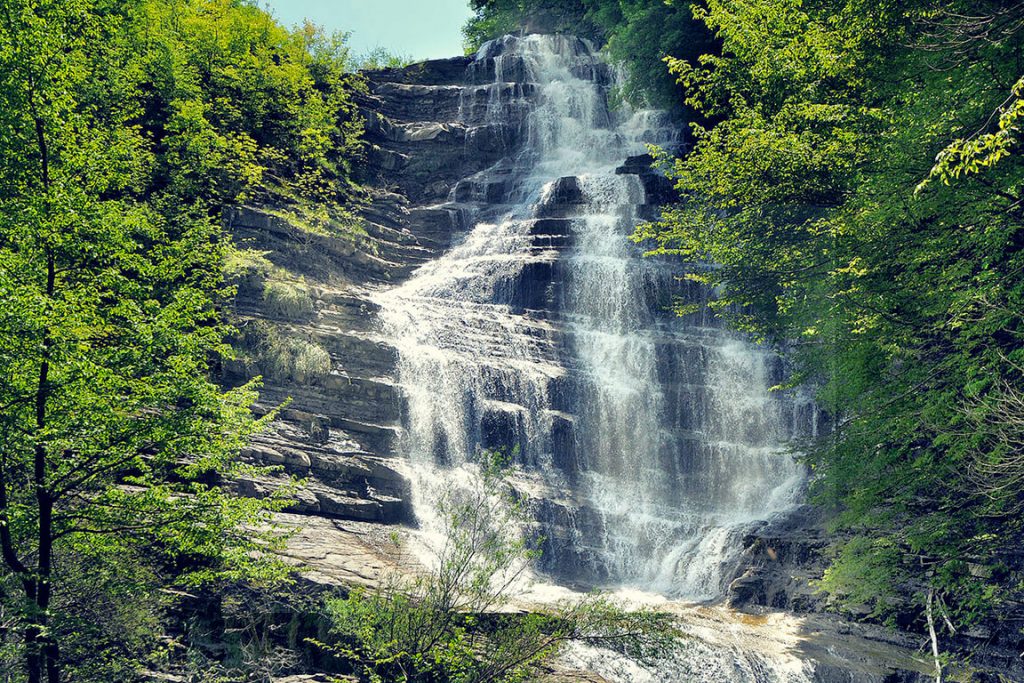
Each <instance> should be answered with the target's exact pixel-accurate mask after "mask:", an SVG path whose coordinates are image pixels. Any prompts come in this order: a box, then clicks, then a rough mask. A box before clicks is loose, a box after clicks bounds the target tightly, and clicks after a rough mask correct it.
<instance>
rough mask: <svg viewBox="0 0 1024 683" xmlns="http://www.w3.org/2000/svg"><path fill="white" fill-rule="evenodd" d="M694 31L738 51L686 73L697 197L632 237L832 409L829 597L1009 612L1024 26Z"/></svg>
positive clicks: (1022, 490) (733, 21) (784, 13)
mask: <svg viewBox="0 0 1024 683" xmlns="http://www.w3.org/2000/svg"><path fill="white" fill-rule="evenodd" d="M696 13H697V16H698V18H700V19H701V20H702V21H703V22H704V23H705V24H706V25H707V26H708V28H709V29H710V30H712V31H714V33H715V34H716V36H717V38H718V39H719V40H720V41H721V42H722V51H721V52H720V53H719V54H708V55H704V56H702V57H700V58H699V59H698V60H690V61H686V62H684V61H680V60H672V59H670V60H668V66H669V68H670V69H671V70H672V71H673V72H674V73H675V74H676V75H677V76H678V77H679V78H680V80H681V82H682V83H683V84H684V85H685V86H686V88H687V103H688V104H689V106H691V107H693V108H695V109H696V110H698V111H699V112H700V113H701V114H703V115H704V117H705V120H706V121H707V122H708V123H706V124H705V125H698V126H694V137H695V140H696V146H695V149H694V151H693V153H692V154H690V155H688V156H687V157H685V158H683V159H679V160H675V161H669V160H666V164H667V168H668V170H669V172H670V173H671V174H672V175H673V177H674V178H675V180H676V182H677V187H678V189H679V190H680V191H681V193H682V194H683V196H684V197H685V200H684V202H683V203H682V204H681V205H679V206H678V207H675V208H674V209H672V210H670V211H668V212H667V213H666V214H665V216H664V220H662V221H661V222H660V223H657V224H651V225H647V226H642V227H641V228H640V229H639V230H638V232H637V235H636V237H637V239H639V240H651V242H650V243H651V244H652V251H653V252H654V253H661V254H673V255H676V256H678V257H680V258H681V259H683V260H685V261H688V262H695V261H705V260H707V261H712V262H714V263H715V264H716V267H715V268H713V269H708V268H702V269H694V272H693V273H692V274H691V277H694V278H696V279H699V280H701V281H704V282H706V283H708V284H709V285H712V286H716V287H719V288H720V291H722V292H723V296H722V297H721V298H720V299H719V301H718V302H717V306H718V307H719V310H720V311H721V312H722V313H723V315H725V316H726V317H728V318H729V319H731V320H732V321H733V322H734V323H735V324H736V325H737V326H739V327H740V328H742V329H745V330H747V331H749V332H751V333H752V334H754V335H755V336H757V337H758V338H761V339H767V340H771V341H774V342H777V343H780V344H783V345H785V346H786V348H788V349H789V350H790V351H791V356H792V358H793V359H794V362H795V364H796V368H797V375H796V377H795V378H794V382H800V381H805V382H808V383H809V384H810V385H811V386H813V387H815V388H817V389H818V398H819V401H820V402H821V405H822V406H823V407H825V408H827V409H828V410H829V411H830V412H831V413H832V416H833V419H834V423H835V429H834V430H833V431H832V432H831V433H830V434H828V435H823V438H821V439H820V440H819V441H818V443H816V444H813V445H812V447H811V449H810V452H809V461H810V462H811V464H812V466H813V467H814V473H815V480H814V490H815V492H816V496H817V498H816V499H817V500H818V501H819V502H820V503H821V504H822V505H824V506H826V507H827V508H828V509H830V510H831V511H832V512H833V513H834V516H833V519H834V522H835V525H836V528H837V530H841V531H842V532H843V533H841V534H840V535H838V536H837V539H838V540H837V555H836V565H835V567H834V568H833V570H831V571H830V573H829V574H827V575H826V580H825V583H824V587H825V588H826V589H828V590H830V591H831V593H832V595H834V596H835V597H836V598H837V599H838V600H839V602H840V603H844V602H845V603H846V604H847V605H856V604H857V603H864V602H867V603H868V605H869V609H870V611H872V612H874V614H875V615H876V616H879V617H881V616H885V615H888V616H891V615H894V614H903V615H908V614H909V615H914V614H917V615H919V616H920V618H921V620H922V622H921V623H923V622H924V621H925V620H928V621H931V620H932V614H933V612H935V613H937V612H940V611H943V610H945V611H947V612H948V614H949V616H950V617H951V619H950V620H949V622H948V623H955V622H959V623H960V624H963V623H971V622H974V621H976V620H977V619H979V618H981V617H983V616H985V615H992V614H993V610H994V608H995V607H996V606H998V605H1000V604H1001V601H1005V600H1006V599H1007V598H1009V597H1011V596H1012V595H1013V593H1014V592H1015V591H1016V590H1017V578H1015V576H1014V574H1013V573H1012V572H1009V571H1008V568H1007V567H1006V566H1004V564H1003V563H1002V562H1001V561H1000V560H999V559H998V558H999V557H1000V556H1001V555H1002V553H1003V552H1004V551H1006V550H1008V549H1010V548H1013V547H1014V546H1015V545H1016V543H1017V539H1018V538H1019V536H1018V534H1019V532H1020V517H1019V515H1018V511H1019V510H1020V506H1021V502H1022V500H1024V487H1022V486H1021V483H1022V482H1021V479H1020V478H1019V477H1017V476H1015V475H1013V474H1011V471H1013V469H1014V467H1015V466H1016V465H1017V464H1019V457H1018V455H1016V454H1017V453H1018V452H1019V451H1018V450H1017V449H1018V445H1017V444H1019V441H1018V439H1019V435H1020V432H1019V425H1020V421H1019V418H1020V415H1021V411H1020V404H1019V397H1020V394H1021V389H1020V387H1021V386H1022V382H1024V373H1022V372H1021V368H1022V360H1024V359H1022V348H1024V345H1022V344H1021V340H1022V339H1021V333H1022V325H1024V319H1022V316H1021V311H1022V310H1024V306H1022V304H1024V301H1022V297H1024V279H1022V278H1021V277H1020V273H1021V268H1022V266H1024V254H1022V252H1021V246H1022V244H1024V230H1022V227H1024V226H1022V219H1024V213H1022V199H1021V198H1022V196H1024V195H1022V190H1024V187H1022V182H1024V164H1022V163H1021V158H1020V157H1019V151H1020V149H1019V142H1018V141H1017V121H1018V116H1019V109H1020V106H1019V94H1020V88H1019V85H1016V84H1018V82H1019V79H1020V73H1019V64H1020V60H1021V57H1022V55H1024V52H1022V51H1024V31H1022V30H1021V26H1022V19H1024V15H1022V14H1021V9H1020V7H1019V6H1017V5H1012V6H1011V5H1010V4H1007V3H1003V2H999V1H995V0H993V1H988V0H986V1H985V2H980V3H979V2H971V3H967V2H954V3H948V2H943V3H939V2H932V1H930V0H916V1H914V2H898V3H897V2H883V3H862V2H859V1H855V0H848V1H847V0H835V1H829V2H817V3H807V2H800V1H799V0H787V1H785V2H774V1H773V2H768V1H761V0H752V1H749V2H748V1H744V2H732V1H730V0H706V2H704V3H702V4H701V5H700V6H699V7H698V9H697V10H696ZM936 157H937V161H936ZM929 178H931V181H930V182H928V179H929ZM937 181H941V182H937ZM881 566H884V567H885V571H884V572H877V571H874V570H873V569H872V568H874V567H881ZM872 582H873V583H872ZM872 594H873V595H875V596H876V598H875V599H869V598H868V597H866V596H869V595H872ZM893 596H902V597H901V599H893ZM933 598H934V599H933ZM933 604H934V605H935V609H934V610H933V609H932V606H933ZM1002 604H1005V603H1002Z"/></svg>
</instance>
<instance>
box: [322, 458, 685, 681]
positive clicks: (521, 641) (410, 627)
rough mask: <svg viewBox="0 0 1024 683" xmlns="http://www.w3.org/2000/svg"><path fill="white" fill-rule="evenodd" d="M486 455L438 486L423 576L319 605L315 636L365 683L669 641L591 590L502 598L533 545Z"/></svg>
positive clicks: (663, 622) (498, 672)
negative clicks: (435, 532) (462, 477)
mask: <svg viewBox="0 0 1024 683" xmlns="http://www.w3.org/2000/svg"><path fill="white" fill-rule="evenodd" d="M499 464H500V463H499V460H498V458H496V457H494V456H487V457H486V458H485V463H484V465H483V467H482V468H481V473H480V478H479V482H478V484H477V485H476V486H472V487H464V488H455V487H454V486H453V487H450V488H448V489H446V490H445V491H444V492H443V493H442V495H441V496H440V500H439V502H438V505H437V508H438V512H439V513H440V517H441V518H442V520H443V524H444V533H445V539H444V541H443V542H441V543H438V544H436V546H435V547H437V548H439V550H438V551H437V553H438V554H437V564H436V566H435V567H434V569H433V571H431V572H430V573H428V574H426V575H423V576H420V577H417V578H413V579H409V578H396V579H393V580H392V581H390V582H386V585H385V586H384V587H383V588H381V589H378V590H376V591H371V590H356V591H353V592H352V593H350V594H349V595H348V596H347V597H346V598H343V599H331V600H328V601H327V608H328V616H329V618H330V621H331V624H332V628H331V631H330V634H329V639H330V642H320V643H317V644H318V645H320V646H321V647H322V648H324V649H325V650H326V651H328V652H330V653H332V654H333V655H335V656H336V657H338V658H340V659H342V660H344V661H345V662H346V663H347V664H348V665H349V666H350V667H351V668H353V669H354V670H355V671H356V672H357V673H358V674H360V675H361V676H362V677H365V678H366V679H368V680H370V681H380V682H383V681H405V682H408V683H412V682H424V683H426V682H428V681H461V682H464V683H499V682H511V681H526V680H535V678H536V675H537V673H538V671H539V670H540V669H541V667H542V666H543V665H544V664H546V663H549V662H550V661H551V660H552V659H553V658H554V657H555V656H556V655H557V654H558V653H559V651H560V650H561V648H562V647H563V646H564V645H565V644H566V643H568V642H570V641H577V642H583V643H591V644H595V645H598V646H600V647H604V648H608V647H611V648H614V649H617V650H619V651H621V652H623V653H624V654H625V655H626V656H628V657H630V658H632V659H634V660H636V661H638V662H641V663H651V662H653V661H654V660H655V659H657V658H659V657H660V656H663V655H665V654H666V653H667V652H668V651H669V650H670V649H671V648H672V647H674V644H675V642H676V641H675V630H674V629H673V628H672V626H671V624H670V621H669V618H668V616H667V615H665V614H661V613H657V612H653V611H638V612H626V611H624V610H621V609H618V608H616V607H614V606H612V605H611V604H610V603H608V602H607V601H606V600H604V599H602V598H600V597H599V596H596V595H591V596H587V597H585V598H582V599H580V600H579V601H576V602H573V603H563V604H560V605H557V606H555V607H552V608H550V609H547V610H546V611H538V612H535V613H532V614H522V613H509V612H508V611H502V610H500V608H501V607H502V606H504V605H506V604H507V603H508V602H509V601H510V599H511V597H513V595H512V591H513V589H514V587H515V586H516V584H517V581H518V579H519V578H520V576H521V575H522V573H523V572H524V571H525V570H526V568H527V567H528V562H529V560H530V559H531V558H533V557H535V556H536V554H537V551H535V550H533V549H532V547H531V544H529V543H527V542H525V541H524V540H523V538H522V536H521V533H520V529H522V528H523V525H524V524H525V523H526V522H527V518H528V516H527V515H526V513H525V508H524V506H523V504H522V502H521V501H517V500H515V499H514V498H513V496H512V495H511V494H510V493H509V487H508V486H507V485H506V484H505V482H504V480H503V478H502V474H501V470H500V468H499Z"/></svg>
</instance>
